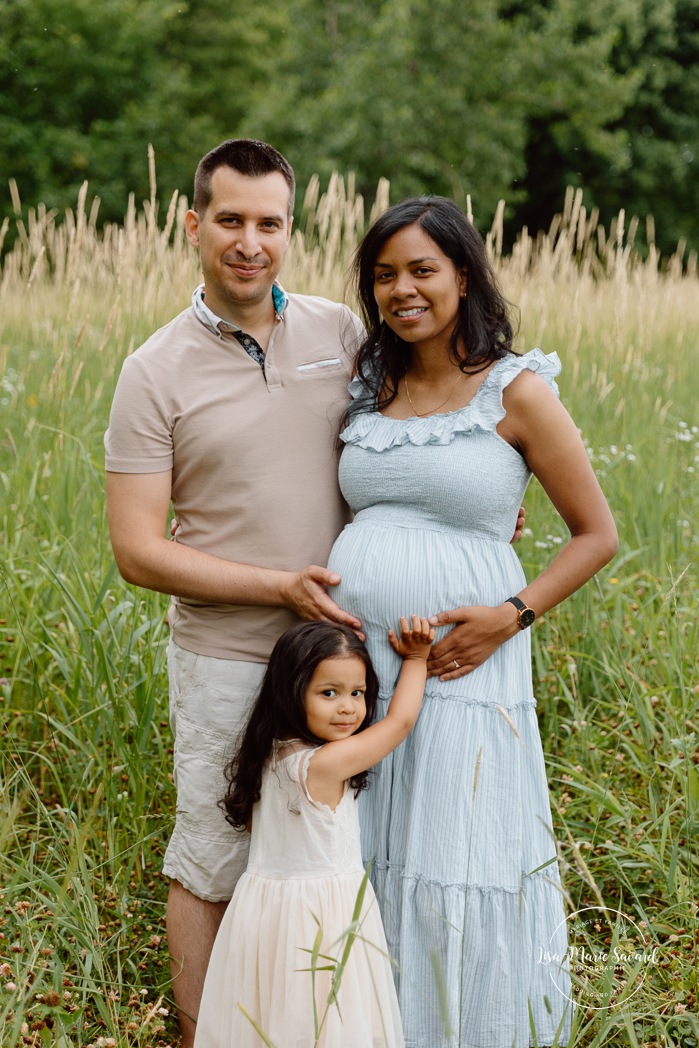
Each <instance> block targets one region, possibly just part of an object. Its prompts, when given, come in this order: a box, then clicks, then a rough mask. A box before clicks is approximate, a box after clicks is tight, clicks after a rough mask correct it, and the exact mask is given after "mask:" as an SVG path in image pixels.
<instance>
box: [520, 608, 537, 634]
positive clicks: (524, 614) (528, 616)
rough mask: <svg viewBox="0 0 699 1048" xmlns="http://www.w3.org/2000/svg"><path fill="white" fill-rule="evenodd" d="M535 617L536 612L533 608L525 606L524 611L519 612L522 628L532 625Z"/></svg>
mask: <svg viewBox="0 0 699 1048" xmlns="http://www.w3.org/2000/svg"><path fill="white" fill-rule="evenodd" d="M535 618H536V614H535V612H533V611H532V609H531V608H525V609H524V611H520V613H519V624H520V626H521V627H522V629H523V630H525V629H526V628H527V626H531V624H532V622H533V621H534V619H535Z"/></svg>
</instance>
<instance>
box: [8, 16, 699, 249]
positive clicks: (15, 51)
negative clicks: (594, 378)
mask: <svg viewBox="0 0 699 1048" xmlns="http://www.w3.org/2000/svg"><path fill="white" fill-rule="evenodd" d="M240 135H243V136H251V137H256V138H264V139H266V140H268V141H270V142H272V143H273V144H274V145H276V146H277V147H278V148H279V149H281V150H282V152H284V153H285V154H286V155H287V156H288V158H289V159H290V161H291V162H292V163H293V165H294V167H295V169H296V172H297V176H298V179H299V183H300V185H301V186H302V187H303V186H304V185H305V184H306V182H307V181H308V179H309V178H310V176H311V175H312V174H313V173H316V172H317V173H318V174H320V176H321V179H323V178H327V176H329V174H330V173H331V172H332V171H333V170H337V171H340V172H341V173H348V172H350V171H353V172H355V175H356V180H357V186H358V189H359V190H360V191H361V192H364V193H365V194H366V195H367V196H368V197H369V198H373V194H374V191H375V187H376V184H377V182H378V179H379V178H380V177H382V176H383V177H387V178H389V179H390V181H391V197H392V199H393V200H396V199H398V198H399V197H401V196H404V195H406V194H413V193H423V192H430V193H443V194H446V195H448V196H451V197H453V198H454V199H456V200H457V202H459V203H460V204H462V205H465V202H466V197H467V195H469V194H470V196H471V198H472V201H473V209H474V214H475V218H476V222H477V224H479V225H480V226H481V227H483V226H487V225H488V224H489V222H490V219H491V218H492V215H493V213H494V211H495V208H496V206H497V202H498V200H499V199H500V198H505V200H506V201H507V212H506V216H507V220H508V223H509V227H510V228H511V229H519V228H521V226H523V225H527V226H528V228H529V229H530V231H532V230H537V229H542V228H546V227H547V226H548V223H549V222H550V219H551V217H552V216H553V214H554V213H555V212H556V211H558V210H559V209H560V207H561V205H562V202H563V197H564V193H565V188H566V186H568V185H574V186H581V187H582V188H583V189H584V194H585V195H584V201H585V204H586V205H587V206H588V208H589V207H592V206H596V207H598V208H599V209H600V214H601V217H602V220H603V221H609V219H610V218H611V217H613V216H614V215H615V214H616V213H617V212H618V211H619V209H620V208H624V209H625V211H626V214H627V216H629V215H631V214H636V215H638V216H639V217H640V218H641V219H643V218H644V217H645V216H646V215H649V214H651V215H653V217H654V220H655V230H656V241H657V243H658V244H659V246H660V247H661V249H662V250H664V251H672V250H674V248H675V247H676V245H677V242H678V240H679V239H680V238H685V239H686V240H687V241H688V243H689V245H690V246H692V247H695V248H696V247H699V180H698V179H697V177H696V169H697V164H699V0H383V2H380V3H376V0H278V2H277V3H275V4H270V5H267V4H265V5H262V4H251V3H249V2H245V3H243V2H241V0H197V2H196V3H195V2H194V0H100V3H99V4H96V3H95V2H94V0H0V143H2V146H1V147H0V218H1V217H2V215H10V214H11V213H12V203H11V199H10V192H9V188H8V182H9V179H11V178H14V179H15V180H16V182H17V185H18V188H19V193H20V197H21V200H22V203H23V205H24V206H25V207H29V206H35V205H36V204H37V203H39V202H41V203H44V204H46V206H47V207H50V208H57V209H59V210H62V209H63V208H65V207H68V206H74V205H75V202H76V200H77V194H78V190H79V187H80V185H81V184H82V183H83V181H84V180H85V179H87V180H89V183H90V192H91V193H92V194H95V195H98V196H99V197H100V199H101V206H100V215H101V217H102V218H103V219H111V220H116V221H118V220H120V219H121V218H122V217H123V215H124V212H125V209H126V204H127V200H128V194H129V193H130V192H134V193H135V194H136V197H137V200H140V199H142V198H145V197H147V196H148V163H147V146H148V144H149V143H152V144H153V146H154V149H155V156H156V165H157V172H158V184H159V189H160V192H161V193H162V194H163V196H166V197H169V195H170V193H171V192H172V190H174V189H179V190H180V191H181V192H184V193H186V194H187V195H188V196H190V195H191V182H192V173H193V169H194V166H195V164H196V161H197V159H198V158H199V156H200V155H202V154H203V153H204V152H206V151H207V150H208V149H209V148H211V147H212V146H213V145H215V144H216V143H218V142H219V141H220V140H221V139H223V138H228V137H236V136H240Z"/></svg>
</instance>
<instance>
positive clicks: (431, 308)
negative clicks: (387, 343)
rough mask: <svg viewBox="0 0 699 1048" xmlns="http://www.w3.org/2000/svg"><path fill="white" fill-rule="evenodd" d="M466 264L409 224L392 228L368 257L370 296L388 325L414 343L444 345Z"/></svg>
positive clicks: (455, 312) (453, 319)
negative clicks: (370, 258)
mask: <svg viewBox="0 0 699 1048" xmlns="http://www.w3.org/2000/svg"><path fill="white" fill-rule="evenodd" d="M465 291H466V270H458V269H457V268H456V266H455V265H454V263H453V262H452V261H451V259H450V258H448V257H447V255H445V254H444V252H443V251H442V249H441V248H440V247H439V246H438V244H436V243H435V241H434V240H433V239H432V237H430V236H429V235H428V234H427V233H426V232H425V231H424V229H423V228H422V226H420V225H417V224H414V225H410V226H404V227H403V229H400V230H399V231H398V232H397V233H394V235H393V236H392V237H390V238H389V239H388V240H387V241H386V243H385V244H384V245H383V247H382V248H381V250H380V252H379V254H378V256H377V258H376V262H375V263H374V298H375V299H376V304H377V306H378V307H379V309H380V311H381V315H382V316H383V318H384V320H385V321H386V323H387V324H388V326H389V327H390V328H391V330H392V331H394V332H395V334H396V335H398V337H399V338H402V339H403V340H404V341H405V342H409V343H411V345H414V346H415V347H416V348H417V349H421V348H423V347H425V348H426V347H446V346H447V344H448V342H449V339H450V338H451V335H452V332H453V330H454V325H455V324H456V319H457V315H458V311H459V303H460V300H461V296H462V295H463V293H464V292H465Z"/></svg>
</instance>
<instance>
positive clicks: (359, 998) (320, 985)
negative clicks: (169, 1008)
mask: <svg viewBox="0 0 699 1048" xmlns="http://www.w3.org/2000/svg"><path fill="white" fill-rule="evenodd" d="M294 745H295V748H294V747H292V750H291V752H289V744H288V743H287V744H285V745H284V748H283V749H278V750H277V754H276V755H275V758H274V759H272V760H270V761H269V762H268V764H267V766H266V768H265V771H264V773H263V780H262V790H261V797H260V800H259V801H258V803H257V804H256V805H255V807H254V810H253V827H252V840H251V846H250V859H249V863H248V869H247V872H246V873H244V874H243V876H242V878H241V880H240V881H239V883H238V886H237V888H236V890H235V893H234V895H233V898H232V900H231V902H230V904H229V906H228V909H227V910H226V913H225V915H224V918H223V921H222V923H221V927H220V929H219V932H218V935H217V937H216V941H215V943H214V948H213V952H212V955H211V961H210V963H209V969H208V971H207V975H206V982H205V985H204V993H203V997H202V1002H201V1008H200V1012H199V1020H198V1022H197V1033H196V1039H195V1042H194V1044H195V1048H263V1046H264V1044H265V1041H264V1040H263V1039H262V1037H261V1036H260V1035H259V1034H258V1033H257V1032H256V1031H255V1028H254V1027H253V1025H252V1023H251V1022H250V1020H249V1019H248V1018H246V1016H245V1014H244V1013H243V1011H242V1010H241V1008H240V1007H239V1006H238V1005H239V1003H240V1004H242V1005H243V1007H244V1008H245V1010H246V1011H247V1012H248V1014H249V1015H250V1016H251V1017H252V1018H253V1019H254V1020H255V1022H256V1023H257V1024H258V1026H259V1027H260V1029H261V1030H262V1031H263V1032H264V1034H265V1035H266V1037H267V1038H268V1040H269V1042H270V1043H271V1044H273V1045H274V1046H275V1048H314V1046H315V1045H316V1044H317V1045H318V1046H319V1048H403V1035H402V1031H401V1025H400V1015H399V1012H398V1002H397V999H396V991H395V986H394V984H393V979H392V976H391V965H390V961H389V958H388V953H387V948H386V940H385V937H384V932H383V928H382V926H381V918H380V915H379V909H378V906H377V903H376V899H375V897H374V892H373V889H372V887H371V885H370V884H367V885H366V895H365V897H364V902H363V906H362V911H361V917H360V922H359V928H358V929H357V938H356V939H355V941H354V943H353V944H352V947H351V950H350V953H349V959H348V961H347V964H346V967H345V970H344V974H343V976H342V980H341V983H340V987H339V992H338V1004H337V1005H336V1004H331V1005H330V1007H329V1008H327V1017H326V1019H325V1022H324V1023H323V1024H322V1029H321V1033H320V1037H319V1038H318V1040H317V1041H316V1038H315V1031H314V1018H313V1015H314V1003H313V999H314V987H313V982H312V976H311V973H310V971H309V970H308V969H310V966H311V950H312V949H313V946H314V942H315V940H316V936H317V933H318V929H319V927H320V928H322V933H323V934H322V944H321V946H320V958H319V959H318V962H317V967H318V969H322V968H323V967H326V966H328V965H332V964H333V961H332V958H334V959H338V958H340V957H341V956H342V953H343V950H344V948H345V944H346V942H347V939H346V937H343V935H344V933H346V932H347V930H348V929H349V928H350V926H351V925H352V916H353V912H354V908H355V903H356V900H357V898H358V895H359V891H360V888H361V886H362V881H363V878H364V869H363V867H362V859H361V849H360V844H359V820H358V815H357V802H356V800H355V797H354V791H353V790H348V789H346V790H345V793H344V795H343V797H342V800H341V801H340V803H339V804H338V805H337V807H336V809H335V810H334V811H333V810H332V809H330V808H329V807H327V805H324V804H320V803H318V802H317V801H315V800H313V798H312V797H311V796H310V794H309V792H308V788H307V785H306V779H307V774H308V763H309V761H310V758H311V756H312V755H313V753H314V749H313V748H309V747H307V746H305V745H304V744H303V743H295V744H294ZM299 746H300V747H302V748H300V749H299V748H298V747H299ZM328 957H329V958H331V960H328V959H327V958H328ZM304 969H306V970H304ZM332 974H333V973H332V972H331V971H330V972H329V971H318V973H317V976H316V981H315V1002H316V1008H317V1015H318V1022H319V1023H321V1020H322V1019H323V1015H324V1013H325V1012H326V1001H327V998H328V994H329V990H330V985H331V979H332Z"/></svg>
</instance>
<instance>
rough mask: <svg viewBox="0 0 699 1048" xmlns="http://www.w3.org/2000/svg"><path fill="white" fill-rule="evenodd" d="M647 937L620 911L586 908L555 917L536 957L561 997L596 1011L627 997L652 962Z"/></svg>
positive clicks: (652, 950)
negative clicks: (544, 945)
mask: <svg viewBox="0 0 699 1048" xmlns="http://www.w3.org/2000/svg"><path fill="white" fill-rule="evenodd" d="M649 939H650V937H649V936H648V935H644V933H643V931H642V930H641V928H639V926H638V925H637V924H636V923H635V921H634V920H633V919H632V918H631V917H629V915H628V914H626V913H622V911H621V910H612V909H608V908H607V907H606V906H586V907H584V908H583V909H581V910H576V911H575V912H574V913H571V914H569V916H568V917H566V918H565V920H564V921H561V923H560V924H559V926H558V927H557V928H556V930H555V931H554V933H553V935H552V936H551V939H550V942H549V947H548V949H540V950H539V957H538V959H537V960H538V963H540V964H545V965H546V966H547V967H548V968H549V974H550V977H551V981H552V982H553V984H554V986H555V987H556V989H557V990H558V991H559V993H561V994H563V996H564V997H565V998H566V999H567V1000H569V1001H571V1002H572V1003H578V1004H582V1005H585V1006H586V1007H587V1008H588V1009H589V1008H592V1009H594V1010H601V1009H603V1008H610V1007H613V1006H614V1005H615V1004H617V1003H619V1002H621V1001H622V1000H623V1001H628V1000H630V999H631V998H632V997H633V995H634V994H635V993H638V991H639V990H640V988H641V986H642V985H643V983H644V981H645V978H646V976H647V974H648V971H649V969H650V967H651V966H652V965H656V964H658V962H659V960H660V958H659V956H658V947H657V946H651V945H649Z"/></svg>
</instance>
